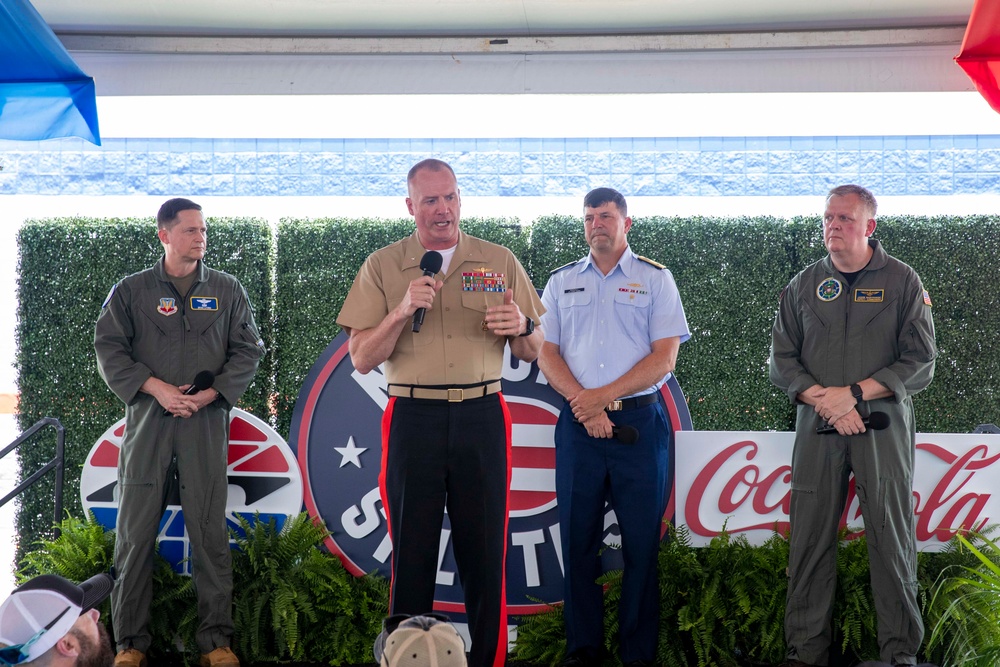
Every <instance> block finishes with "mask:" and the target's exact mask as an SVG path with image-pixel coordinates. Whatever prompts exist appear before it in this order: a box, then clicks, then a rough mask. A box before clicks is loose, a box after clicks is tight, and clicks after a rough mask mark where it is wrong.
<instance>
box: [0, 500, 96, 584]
mask: <svg viewBox="0 0 1000 667" xmlns="http://www.w3.org/2000/svg"><path fill="white" fill-rule="evenodd" d="M59 532H60V535H59V537H58V538H56V539H44V540H39V541H38V542H35V548H34V549H33V550H31V551H30V552H28V553H26V554H25V555H24V558H22V559H21V562H20V567H19V568H18V571H17V582H18V584H21V583H24V582H25V581H27V580H28V579H30V578H31V577H34V576H36V575H39V574H58V575H60V576H62V577H65V578H66V579H69V580H70V581H75V582H81V581H84V580H86V579H89V578H90V577H92V576H94V575H95V574H99V573H101V572H109V571H110V570H111V564H112V562H113V560H114V553H115V534H114V532H112V531H107V530H105V529H104V526H102V525H101V524H99V523H97V521H96V520H95V519H94V517H93V515H89V516H88V517H87V520H86V521H82V520H80V519H77V518H74V517H72V516H69V515H67V517H66V518H65V519H63V520H62V521H61V522H60V523H59Z"/></svg>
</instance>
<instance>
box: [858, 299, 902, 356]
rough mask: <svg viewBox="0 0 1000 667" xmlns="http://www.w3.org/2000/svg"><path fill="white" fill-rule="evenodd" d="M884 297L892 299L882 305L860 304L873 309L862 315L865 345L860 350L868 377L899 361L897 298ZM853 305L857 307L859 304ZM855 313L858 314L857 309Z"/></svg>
mask: <svg viewBox="0 0 1000 667" xmlns="http://www.w3.org/2000/svg"><path fill="white" fill-rule="evenodd" d="M886 296H891V297H893V298H890V299H889V300H888V301H886V302H883V303H876V304H860V305H864V306H872V307H873V308H872V310H871V311H867V312H865V313H864V314H865V318H864V321H865V345H864V346H862V348H861V354H862V356H861V358H862V360H864V372H865V373H867V374H868V375H871V374H872V373H874V372H875V371H877V370H879V369H880V368H885V367H886V366H889V365H890V364H892V363H893V362H895V361H896V360H897V359H899V335H898V332H899V313H898V309H897V301H898V298H895V297H896V295H890V294H887V295H886ZM854 305H855V306H856V307H857V306H858V305H859V304H854ZM855 312H856V313H857V312H858V310H857V308H856V309H855Z"/></svg>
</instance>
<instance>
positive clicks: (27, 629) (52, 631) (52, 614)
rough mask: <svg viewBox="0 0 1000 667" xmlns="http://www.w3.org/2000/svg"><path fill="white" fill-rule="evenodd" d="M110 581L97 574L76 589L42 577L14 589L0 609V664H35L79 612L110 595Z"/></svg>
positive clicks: (54, 578) (52, 577) (52, 576)
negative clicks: (2, 645) (0, 647)
mask: <svg viewBox="0 0 1000 667" xmlns="http://www.w3.org/2000/svg"><path fill="white" fill-rule="evenodd" d="M113 587H114V580H113V579H112V578H111V575H109V574H98V575H96V576H93V577H91V578H90V579H87V580H86V581H85V582H83V583H82V584H80V585H77V584H74V583H73V582H71V581H69V580H68V579H64V578H63V577H60V576H59V575H56V574H43V575H40V576H37V577H35V578H33V579H29V580H28V581H27V582H25V583H24V584H22V585H21V586H19V587H18V588H15V589H14V591H13V592H12V593H11V594H10V596H9V597H8V598H7V599H6V600H5V601H4V603H3V604H2V605H0V643H3V644H6V645H7V648H4V649H0V664H6V665H18V664H21V663H23V662H31V661H32V660H36V659H37V658H38V657H39V656H41V655H42V654H43V653H45V652H46V651H48V650H49V649H50V648H52V647H53V646H55V645H56V642H58V641H59V640H60V639H62V638H63V637H65V636H66V634H67V633H68V632H69V631H70V628H72V627H73V624H74V623H76V619H78V618H79V617H80V614H82V613H83V612H85V611H87V610H89V609H93V608H94V607H96V606H97V605H99V604H100V603H101V602H103V601H104V600H105V599H107V597H108V595H110V594H111V589H112V588H113Z"/></svg>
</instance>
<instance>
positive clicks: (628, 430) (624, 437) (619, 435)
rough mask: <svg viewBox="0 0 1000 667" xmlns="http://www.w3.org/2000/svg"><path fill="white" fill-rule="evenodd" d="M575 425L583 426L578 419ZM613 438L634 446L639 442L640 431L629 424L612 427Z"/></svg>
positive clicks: (575, 420) (574, 421)
mask: <svg viewBox="0 0 1000 667" xmlns="http://www.w3.org/2000/svg"><path fill="white" fill-rule="evenodd" d="M573 423H574V424H580V426H583V423H582V422H580V420H578V419H574V420H573ZM611 437H613V438H614V439H615V440H617V441H618V442H620V443H622V444H623V445H634V444H635V443H637V442H639V429H637V428H636V427H635V426H629V425H628V424H625V425H624V426H612V427H611Z"/></svg>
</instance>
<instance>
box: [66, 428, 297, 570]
mask: <svg viewBox="0 0 1000 667" xmlns="http://www.w3.org/2000/svg"><path fill="white" fill-rule="evenodd" d="M124 435H125V420H124V419H122V420H121V421H119V422H117V423H115V424H114V425H112V426H111V428H109V429H108V430H107V431H105V432H104V434H103V435H102V436H101V437H100V438H98V439H97V442H96V443H95V444H94V446H93V448H92V449H91V450H90V454H88V455H87V460H86V462H85V463H84V464H83V471H82V473H81V476H80V500H81V502H82V503H83V507H84V509H86V510H88V511H90V512H93V513H94V517H95V518H96V519H97V521H98V522H99V523H101V524H102V525H104V526H105V527H106V528H108V529H109V530H111V529H114V527H115V521H116V520H117V518H118V492H117V487H118V453H119V451H120V450H121V445H122V438H123V436H124ZM227 475H228V477H229V501H228V503H227V504H226V513H227V516H226V523H227V524H228V525H229V527H230V528H234V529H236V530H239V524H238V523H237V521H236V517H237V516H242V517H243V518H245V519H247V520H249V521H250V522H253V521H254V517H255V515H257V513H258V512H259V513H260V514H259V516H260V520H261V521H265V522H267V521H270V520H271V519H274V520H275V525H276V526H277V527H278V528H279V529H280V528H281V526H283V525H284V523H285V520H286V519H287V518H288V517H289V516H294V515H296V514H298V513H299V512H300V511H301V509H302V475H301V474H300V473H299V468H298V465H297V464H296V462H295V456H294V454H293V453H292V450H291V449H289V447H288V444H287V443H286V442H285V441H284V439H282V437H281V436H280V435H278V434H277V432H275V430H274V429H272V428H271V427H270V426H269V425H268V424H267V423H265V422H263V421H261V420H260V419H258V418H257V417H254V416H253V415H252V414H250V413H249V412H246V411H244V410H240V409H239V408H234V409H233V410H232V412H230V413H229V467H228V469H227ZM180 505H181V502H180V492H179V490H178V489H177V488H176V486H175V487H174V488H173V489H172V491H170V492H169V496H168V498H167V508H166V510H165V511H164V513H163V518H162V519H161V520H160V529H159V534H158V537H157V540H158V541H159V544H160V554H161V555H163V556H164V557H165V558H166V559H167V560H168V561H170V562H171V563H173V565H174V568H175V569H176V570H177V571H178V572H183V573H185V574H190V573H191V565H190V563H191V561H190V560H186V559H189V558H190V556H191V553H190V551H191V549H190V540H189V539H188V535H187V530H186V529H185V528H184V512H183V511H182V510H181V507H180Z"/></svg>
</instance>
